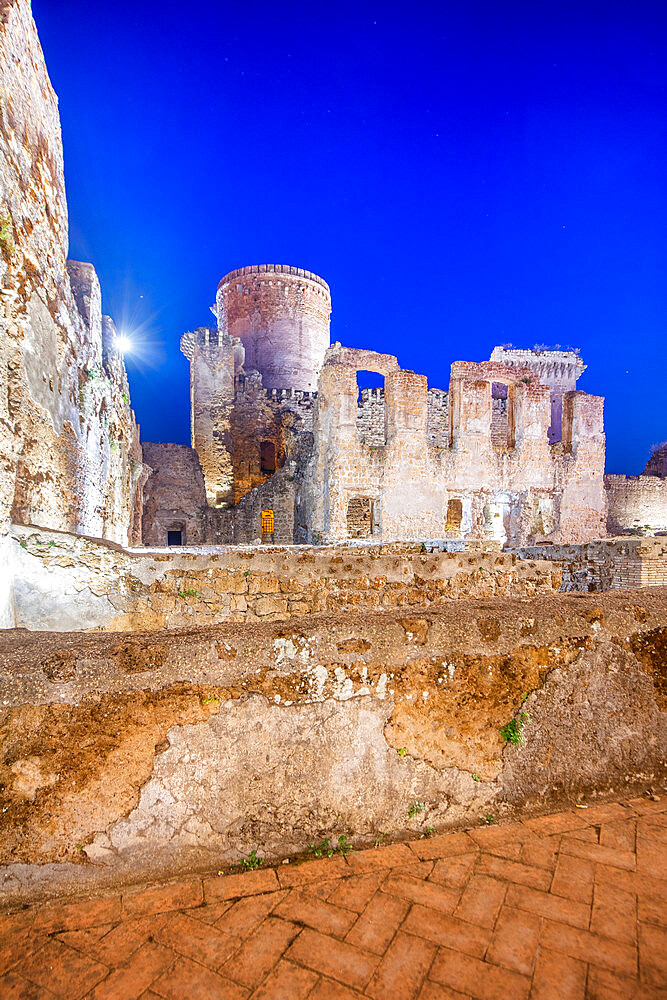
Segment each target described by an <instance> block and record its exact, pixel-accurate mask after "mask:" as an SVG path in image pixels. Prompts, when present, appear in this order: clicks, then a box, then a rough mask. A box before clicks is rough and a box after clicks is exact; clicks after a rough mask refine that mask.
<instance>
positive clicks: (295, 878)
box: [278, 855, 351, 889]
mask: <svg viewBox="0 0 667 1000" xmlns="http://www.w3.org/2000/svg"><path fill="white" fill-rule="evenodd" d="M350 874H351V873H350V869H349V868H348V865H347V862H346V861H345V858H343V857H341V856H340V855H337V856H336V857H333V858H317V859H316V860H315V861H304V862H303V863H302V864H298V865H281V866H280V868H279V869H278V881H279V882H280V887H281V888H285V889H291V888H293V887H294V886H295V885H303V884H304V883H305V882H322V881H324V880H325V879H330V878H341V877H345V875H350Z"/></svg>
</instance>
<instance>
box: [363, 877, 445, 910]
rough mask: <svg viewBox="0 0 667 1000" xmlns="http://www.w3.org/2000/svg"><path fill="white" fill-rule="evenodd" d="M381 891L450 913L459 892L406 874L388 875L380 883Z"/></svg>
mask: <svg viewBox="0 0 667 1000" xmlns="http://www.w3.org/2000/svg"><path fill="white" fill-rule="evenodd" d="M382 890H383V892H388V893H390V894H391V895H392V896H400V897H401V898H402V899H408V900H410V902H412V903H423V904H424V906H431V907H433V908H434V909H436V910H444V911H445V913H451V912H452V910H453V909H454V907H455V906H456V904H457V903H458V901H459V893H458V892H457V891H455V890H454V889H445V888H443V887H442V886H440V885H434V884H433V883H432V882H421V881H420V880H419V879H416V878H408V877H407V876H406V875H389V876H387V878H386V879H385V880H384V882H383V883H382Z"/></svg>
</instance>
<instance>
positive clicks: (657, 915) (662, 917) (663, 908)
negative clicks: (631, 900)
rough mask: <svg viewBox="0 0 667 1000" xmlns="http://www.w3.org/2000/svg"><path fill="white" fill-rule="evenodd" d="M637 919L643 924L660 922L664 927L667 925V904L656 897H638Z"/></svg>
mask: <svg viewBox="0 0 667 1000" xmlns="http://www.w3.org/2000/svg"><path fill="white" fill-rule="evenodd" d="M637 919H638V920H639V922H640V923H642V924H660V925H661V926H662V927H667V905H665V903H664V902H662V903H659V902H657V901H656V900H655V899H638V900H637Z"/></svg>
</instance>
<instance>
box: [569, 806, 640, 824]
mask: <svg viewBox="0 0 667 1000" xmlns="http://www.w3.org/2000/svg"><path fill="white" fill-rule="evenodd" d="M582 811H583V812H584V813H585V816H584V819H585V820H586V822H587V823H588V824H589V825H590V826H595V825H598V824H600V823H613V822H615V821H618V820H626V819H630V820H631V819H633V818H634V814H635V811H634V809H633V808H632V807H631V806H623V805H621V803H620V802H601V803H600V804H599V805H591V806H588V807H587V808H586V809H585V810H582Z"/></svg>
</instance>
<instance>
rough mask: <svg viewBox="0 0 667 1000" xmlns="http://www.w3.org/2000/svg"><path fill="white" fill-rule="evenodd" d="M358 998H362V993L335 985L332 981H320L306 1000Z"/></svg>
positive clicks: (347, 999) (357, 999)
mask: <svg viewBox="0 0 667 1000" xmlns="http://www.w3.org/2000/svg"><path fill="white" fill-rule="evenodd" d="M360 997H363V994H362V993H358V992H357V991H356V990H351V989H350V988H349V987H348V986H343V985H342V984H341V983H335V982H334V981H333V979H320V981H319V982H318V984H317V986H316V987H315V989H314V990H313V992H312V993H311V994H310V996H309V997H308V1000H359V998H360Z"/></svg>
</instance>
